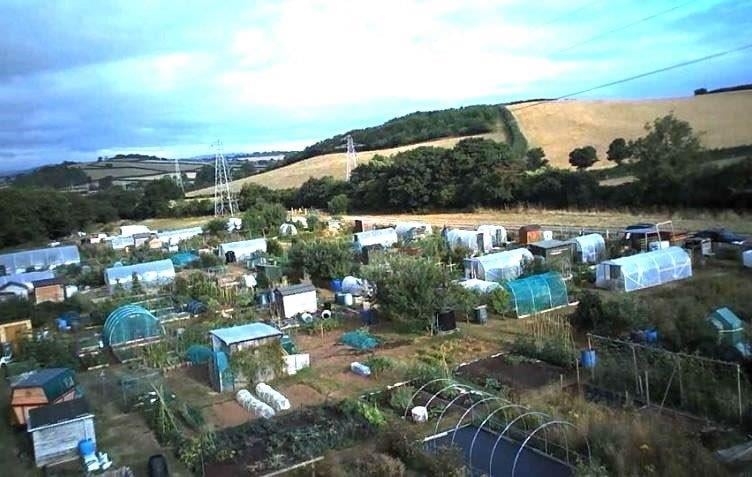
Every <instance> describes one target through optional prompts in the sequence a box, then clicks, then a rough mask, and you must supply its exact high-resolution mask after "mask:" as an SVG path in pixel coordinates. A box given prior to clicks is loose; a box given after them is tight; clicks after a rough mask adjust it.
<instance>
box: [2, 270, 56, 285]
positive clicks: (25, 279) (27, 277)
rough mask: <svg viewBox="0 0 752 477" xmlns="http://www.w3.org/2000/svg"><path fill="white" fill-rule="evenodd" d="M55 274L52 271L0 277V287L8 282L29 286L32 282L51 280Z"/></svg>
mask: <svg viewBox="0 0 752 477" xmlns="http://www.w3.org/2000/svg"><path fill="white" fill-rule="evenodd" d="M54 276H55V274H54V273H53V272H52V270H42V271H39V272H26V273H15V274H11V275H3V276H0V285H4V284H6V283H9V282H16V283H23V284H24V285H27V287H28V286H31V283H32V282H33V281H34V280H42V279H44V278H53V277H54Z"/></svg>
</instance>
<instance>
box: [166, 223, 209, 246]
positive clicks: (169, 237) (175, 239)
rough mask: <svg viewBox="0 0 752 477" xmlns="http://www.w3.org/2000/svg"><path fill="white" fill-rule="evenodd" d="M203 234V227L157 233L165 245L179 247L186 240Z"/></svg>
mask: <svg viewBox="0 0 752 477" xmlns="http://www.w3.org/2000/svg"><path fill="white" fill-rule="evenodd" d="M203 233H204V230H203V229H202V228H201V227H188V228H184V229H174V230H163V231H161V232H158V233H157V237H158V238H159V240H161V241H162V242H163V243H165V244H168V245H177V244H178V243H180V242H183V241H185V240H190V239H192V238H193V237H198V236H199V235H201V234H203Z"/></svg>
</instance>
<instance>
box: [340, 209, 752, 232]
mask: <svg viewBox="0 0 752 477" xmlns="http://www.w3.org/2000/svg"><path fill="white" fill-rule="evenodd" d="M345 219H346V220H355V219H363V220H366V221H368V222H372V223H377V224H390V223H395V222H400V221H411V220H415V221H421V222H427V223H429V224H431V225H433V226H436V227H443V226H444V225H449V226H456V227H457V226H467V227H474V226H476V225H480V224H497V225H504V226H509V227H511V226H519V225H524V224H539V225H549V226H553V225H559V226H570V227H592V228H598V229H603V228H610V229H620V228H623V227H625V226H627V225H630V224H635V223H640V222H648V223H657V222H662V221H666V220H672V221H673V224H674V227H675V228H676V229H677V230H687V231H697V230H702V229H706V228H714V227H725V228H728V229H730V230H734V231H736V232H739V233H745V234H751V233H752V216H750V215H740V214H737V213H734V212H722V213H720V214H710V213H704V212H700V211H691V210H688V211H682V212H679V213H675V214H673V215H672V214H669V213H644V214H633V213H630V212H627V211H591V212H588V211H567V210H543V209H524V208H519V209H509V210H478V211H476V212H472V213H431V214H383V215H381V214H379V215H358V216H347V217H345Z"/></svg>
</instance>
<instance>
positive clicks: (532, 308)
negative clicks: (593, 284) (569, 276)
mask: <svg viewBox="0 0 752 477" xmlns="http://www.w3.org/2000/svg"><path fill="white" fill-rule="evenodd" d="M504 287H505V288H506V289H507V291H508V292H509V295H510V299H511V304H512V306H513V307H514V310H515V312H516V313H517V317H518V318H519V317H523V316H527V315H532V314H534V313H540V312H542V311H546V310H550V309H552V308H556V307H559V306H565V305H567V304H568V303H569V296H568V295H567V285H566V283H564V279H563V278H562V277H561V275H560V274H558V273H555V272H549V273H543V274H541V275H533V276H531V277H527V278H521V279H519V280H513V281H511V282H507V283H506V284H505V285H504Z"/></svg>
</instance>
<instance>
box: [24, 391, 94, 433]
mask: <svg viewBox="0 0 752 477" xmlns="http://www.w3.org/2000/svg"><path fill="white" fill-rule="evenodd" d="M92 415H93V414H92V413H91V408H90V407H89V402H88V401H87V400H86V399H84V398H78V399H73V400H72V401H64V402H60V403H57V404H50V405H48V406H41V407H36V408H34V409H31V410H29V420H28V431H29V432H31V431H34V430H36V429H39V428H41V427H47V426H52V425H54V424H59V423H61V422H65V421H70V420H73V419H78V418H81V417H85V416H92Z"/></svg>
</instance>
